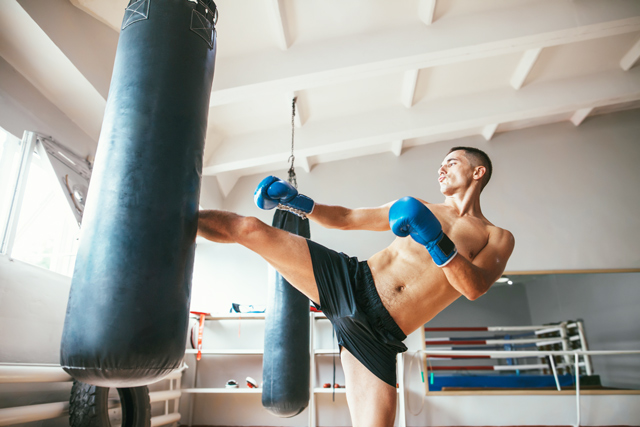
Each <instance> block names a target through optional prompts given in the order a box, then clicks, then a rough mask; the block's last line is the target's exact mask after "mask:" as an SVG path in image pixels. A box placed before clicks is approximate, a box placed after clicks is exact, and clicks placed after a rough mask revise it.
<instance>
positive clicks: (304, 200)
mask: <svg viewBox="0 0 640 427" xmlns="http://www.w3.org/2000/svg"><path fill="white" fill-rule="evenodd" d="M314 206H315V202H314V201H313V199H311V198H310V197H307V196H305V195H304V194H298V195H296V197H294V198H293V199H291V200H289V201H288V202H284V201H281V202H280V203H279V204H278V209H280V210H283V211H287V212H291V213H293V214H296V215H298V216H299V217H300V218H302V219H306V218H307V215H308V214H310V213H311V212H313V208H314Z"/></svg>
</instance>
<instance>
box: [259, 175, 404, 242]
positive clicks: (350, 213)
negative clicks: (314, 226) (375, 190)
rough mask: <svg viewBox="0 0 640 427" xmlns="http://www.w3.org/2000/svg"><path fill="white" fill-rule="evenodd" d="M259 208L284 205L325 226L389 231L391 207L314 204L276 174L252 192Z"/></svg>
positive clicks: (281, 206)
mask: <svg viewBox="0 0 640 427" xmlns="http://www.w3.org/2000/svg"><path fill="white" fill-rule="evenodd" d="M253 199H254V201H255V203H256V205H257V206H258V207H259V208H260V209H273V208H276V207H278V208H281V209H286V210H290V211H292V212H293V213H295V214H296V215H300V216H302V217H303V218H304V217H308V218H310V219H312V220H314V221H315V222H317V223H318V224H320V225H322V226H323V227H327V228H338V229H342V230H371V231H386V230H389V222H388V217H389V207H390V206H391V203H389V204H386V205H384V206H380V207H378V208H360V209H348V208H345V207H342V206H330V205H322V204H319V203H315V202H314V201H313V200H312V199H311V198H310V197H308V196H305V195H304V194H300V193H298V190H297V189H296V188H295V187H294V186H293V185H291V184H290V183H288V182H286V181H283V180H281V179H280V178H278V177H275V176H268V177H266V178H265V179H263V180H262V181H261V182H260V184H258V187H257V188H256V191H255V192H254V194H253Z"/></svg>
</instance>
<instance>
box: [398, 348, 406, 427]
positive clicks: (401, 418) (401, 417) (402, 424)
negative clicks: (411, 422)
mask: <svg viewBox="0 0 640 427" xmlns="http://www.w3.org/2000/svg"><path fill="white" fill-rule="evenodd" d="M397 357H398V427H407V414H406V413H405V389H404V387H405V384H404V353H398V356H397Z"/></svg>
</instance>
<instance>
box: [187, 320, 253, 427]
mask: <svg viewBox="0 0 640 427" xmlns="http://www.w3.org/2000/svg"><path fill="white" fill-rule="evenodd" d="M191 318H192V319H195V320H196V325H195V327H196V328H197V327H198V322H199V319H200V317H199V316H194V315H191ZM264 319H265V315H264V313H230V314H218V315H207V316H205V319H204V320H205V322H210V321H249V320H250V321H254V320H258V321H264ZM206 343H207V342H206V341H203V345H206ZM200 353H201V354H202V357H203V358H204V357H207V356H262V355H263V354H264V350H263V349H262V348H252V349H239V348H231V349H207V348H203V349H202V350H201V352H200ZM197 354H198V350H197V349H187V350H186V351H185V356H186V355H197ZM194 362H195V363H194V374H193V375H194V377H193V378H194V386H193V387H192V388H183V389H182V390H181V391H182V393H184V394H194V395H199V394H218V395H220V394H230V395H244V394H249V395H255V394H261V393H262V389H261V388H244V387H239V388H226V387H198V365H199V363H198V362H199V361H198V360H195V361H194ZM194 402H195V399H194V398H192V399H191V400H190V403H189V416H188V423H187V425H189V426H191V425H193V407H194Z"/></svg>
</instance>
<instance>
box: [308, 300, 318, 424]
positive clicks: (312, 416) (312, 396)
mask: <svg viewBox="0 0 640 427" xmlns="http://www.w3.org/2000/svg"><path fill="white" fill-rule="evenodd" d="M315 322H316V315H315V314H314V312H310V313H309V355H310V357H311V363H310V364H309V365H310V366H309V388H310V390H309V427H316V393H315V391H314V389H315V388H316V350H315V345H314V344H315V337H314V331H315V326H316V323H315Z"/></svg>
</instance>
